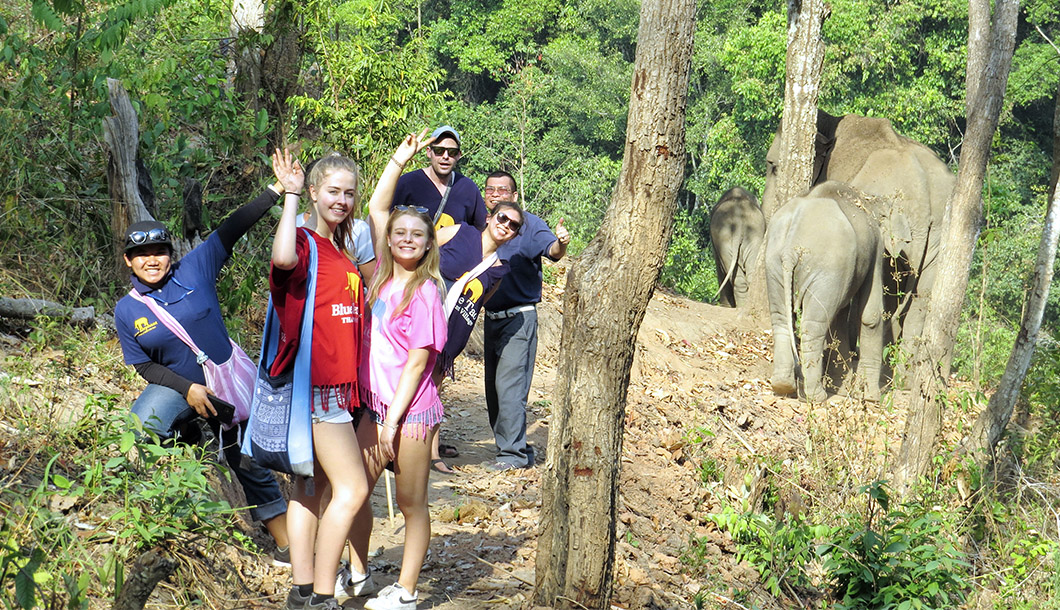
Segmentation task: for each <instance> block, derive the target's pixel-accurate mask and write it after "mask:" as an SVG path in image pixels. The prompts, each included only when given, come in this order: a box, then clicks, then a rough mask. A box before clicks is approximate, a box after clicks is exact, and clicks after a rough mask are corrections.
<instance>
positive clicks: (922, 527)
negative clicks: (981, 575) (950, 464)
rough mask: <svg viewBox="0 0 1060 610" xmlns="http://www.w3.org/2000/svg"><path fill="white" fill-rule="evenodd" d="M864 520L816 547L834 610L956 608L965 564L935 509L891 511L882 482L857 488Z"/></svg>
mask: <svg viewBox="0 0 1060 610" xmlns="http://www.w3.org/2000/svg"><path fill="white" fill-rule="evenodd" d="M861 491H862V492H863V493H865V494H866V495H867V497H868V503H867V506H866V509H865V513H864V514H863V515H855V516H853V518H852V519H850V522H849V524H848V525H846V526H843V527H840V528H839V529H838V530H837V531H836V532H835V535H834V537H833V538H832V540H830V541H829V542H828V543H827V544H823V545H822V546H821V547H819V550H820V552H821V555H822V556H823V557H824V558H825V563H824V568H825V571H826V573H827V575H828V581H829V583H830V588H831V590H832V593H833V595H834V597H835V598H836V600H837V601H838V603H837V604H836V606H835V607H836V608H839V609H850V610H854V609H857V610H876V609H879V610H884V609H890V608H894V609H896V610H907V609H916V610H920V609H925V610H927V609H933V608H938V609H940V610H943V609H946V610H948V609H950V608H955V607H957V605H958V604H959V603H960V602H962V601H964V592H965V591H966V590H967V589H968V587H969V586H970V584H971V583H970V582H969V580H968V579H967V577H966V576H965V572H966V570H967V568H968V564H967V563H965V561H964V559H963V556H962V554H961V552H960V551H958V550H957V548H956V546H954V543H953V539H954V536H953V529H952V527H951V524H949V523H947V521H946V517H945V516H944V515H943V513H942V512H941V511H939V510H936V509H933V508H928V507H925V506H922V505H920V504H918V503H911V504H908V505H905V506H903V507H902V508H901V509H896V510H891V508H890V498H889V496H888V495H887V491H886V489H885V488H884V485H883V482H882V481H876V482H875V483H872V484H870V485H866V486H864V487H862V489H861Z"/></svg>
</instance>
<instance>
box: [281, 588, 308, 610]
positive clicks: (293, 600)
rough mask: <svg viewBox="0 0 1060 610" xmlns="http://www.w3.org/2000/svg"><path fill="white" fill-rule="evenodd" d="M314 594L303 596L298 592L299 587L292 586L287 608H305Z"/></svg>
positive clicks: (293, 609)
mask: <svg viewBox="0 0 1060 610" xmlns="http://www.w3.org/2000/svg"><path fill="white" fill-rule="evenodd" d="M312 596H313V595H312V594H309V595H305V596H303V595H302V594H301V593H299V592H298V587H291V592H290V593H288V594H287V606H285V608H286V610H304V609H305V608H306V606H307V605H308V604H309V598H311V597H312Z"/></svg>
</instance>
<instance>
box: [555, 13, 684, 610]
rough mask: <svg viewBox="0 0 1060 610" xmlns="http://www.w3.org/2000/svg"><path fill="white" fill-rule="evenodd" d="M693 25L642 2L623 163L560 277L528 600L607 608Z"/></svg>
mask: <svg viewBox="0 0 1060 610" xmlns="http://www.w3.org/2000/svg"><path fill="white" fill-rule="evenodd" d="M694 30H695V3H694V1H693V0H645V1H644V2H643V3H642V4H641V9H640V28H639V32H638V36H637V57H636V62H635V65H634V70H633V84H632V90H631V95H630V105H629V121H628V125H629V126H628V128H627V133H626V147H625V156H624V158H623V162H622V171H621V174H620V175H619V179H618V184H617V187H616V188H615V192H614V195H613V196H612V199H611V205H610V206H609V208H608V211H607V215H606V217H605V219H604V222H603V225H602V227H601V228H600V232H599V233H598V234H597V235H596V237H595V238H594V239H593V241H592V242H591V243H590V244H589V246H588V247H587V248H586V249H585V251H584V253H583V254H582V255H581V256H580V257H579V258H578V260H577V261H576V262H575V263H574V265H573V267H572V268H571V270H570V272H569V273H568V276H567V277H568V279H567V287H566V293H565V296H564V317H563V343H562V345H561V348H560V365H559V366H560V369H559V372H558V375H557V379H558V381H557V383H556V404H555V406H554V412H553V415H552V421H551V425H550V426H549V429H550V430H552V432H551V433H550V434H549V440H548V461H547V465H546V468H545V472H544V477H543V485H542V487H543V499H542V507H541V535H540V537H539V538H538V554H537V566H538V570H537V592H536V600H537V603H538V604H542V605H546V606H550V607H553V606H554V607H557V608H570V607H579V608H581V607H587V608H609V607H610V599H611V594H612V581H613V571H612V570H613V562H614V550H615V524H616V514H617V509H616V504H617V499H618V480H619V466H620V463H621V455H622V437H623V424H624V421H625V407H626V391H627V387H628V384H629V372H630V367H631V366H632V363H633V353H634V346H635V343H636V336H637V330H638V329H639V328H640V324H641V321H642V320H643V318H644V311H645V309H646V307H647V305H648V301H649V300H650V298H651V295H652V292H653V290H654V288H655V283H656V281H657V280H658V277H659V271H660V270H661V269H662V264H663V259H664V256H665V252H666V245H667V243H668V242H669V239H670V233H671V229H672V225H673V215H674V212H675V211H676V207H677V192H678V189H679V188H680V186H681V181H682V179H683V177H684V165H685V105H686V101H687V95H688V73H689V70H690V67H691V53H692V40H693V32H694Z"/></svg>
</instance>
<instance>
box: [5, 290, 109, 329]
mask: <svg viewBox="0 0 1060 610" xmlns="http://www.w3.org/2000/svg"><path fill="white" fill-rule="evenodd" d="M37 316H48V317H50V318H62V319H65V320H69V322H70V323H71V324H76V325H78V326H92V325H94V324H95V323H96V308H95V307H69V306H66V305H62V304H60V303H55V302H53V301H45V300H44V299H9V298H5V297H0V318H19V319H23V320H32V319H33V318H36V317H37Z"/></svg>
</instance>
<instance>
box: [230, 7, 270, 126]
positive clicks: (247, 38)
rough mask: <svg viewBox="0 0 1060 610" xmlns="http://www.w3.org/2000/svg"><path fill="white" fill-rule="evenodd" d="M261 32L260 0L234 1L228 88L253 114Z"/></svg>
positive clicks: (257, 105) (257, 102)
mask: <svg viewBox="0 0 1060 610" xmlns="http://www.w3.org/2000/svg"><path fill="white" fill-rule="evenodd" d="M264 29H265V2H264V1H263V0H234V1H233V2H232V22H231V24H229V36H230V37H231V39H232V46H231V48H230V49H229V56H228V86H229V87H231V88H232V89H233V90H234V91H235V92H236V93H237V94H238V95H239V97H240V99H241V100H243V103H244V104H246V105H247V107H248V108H250V109H252V110H254V111H255V112H257V110H258V108H260V106H261V104H260V99H261V98H260V96H261V47H259V46H258V40H259V38H258V36H259V35H260V34H261V33H262V31H263V30H264Z"/></svg>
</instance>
